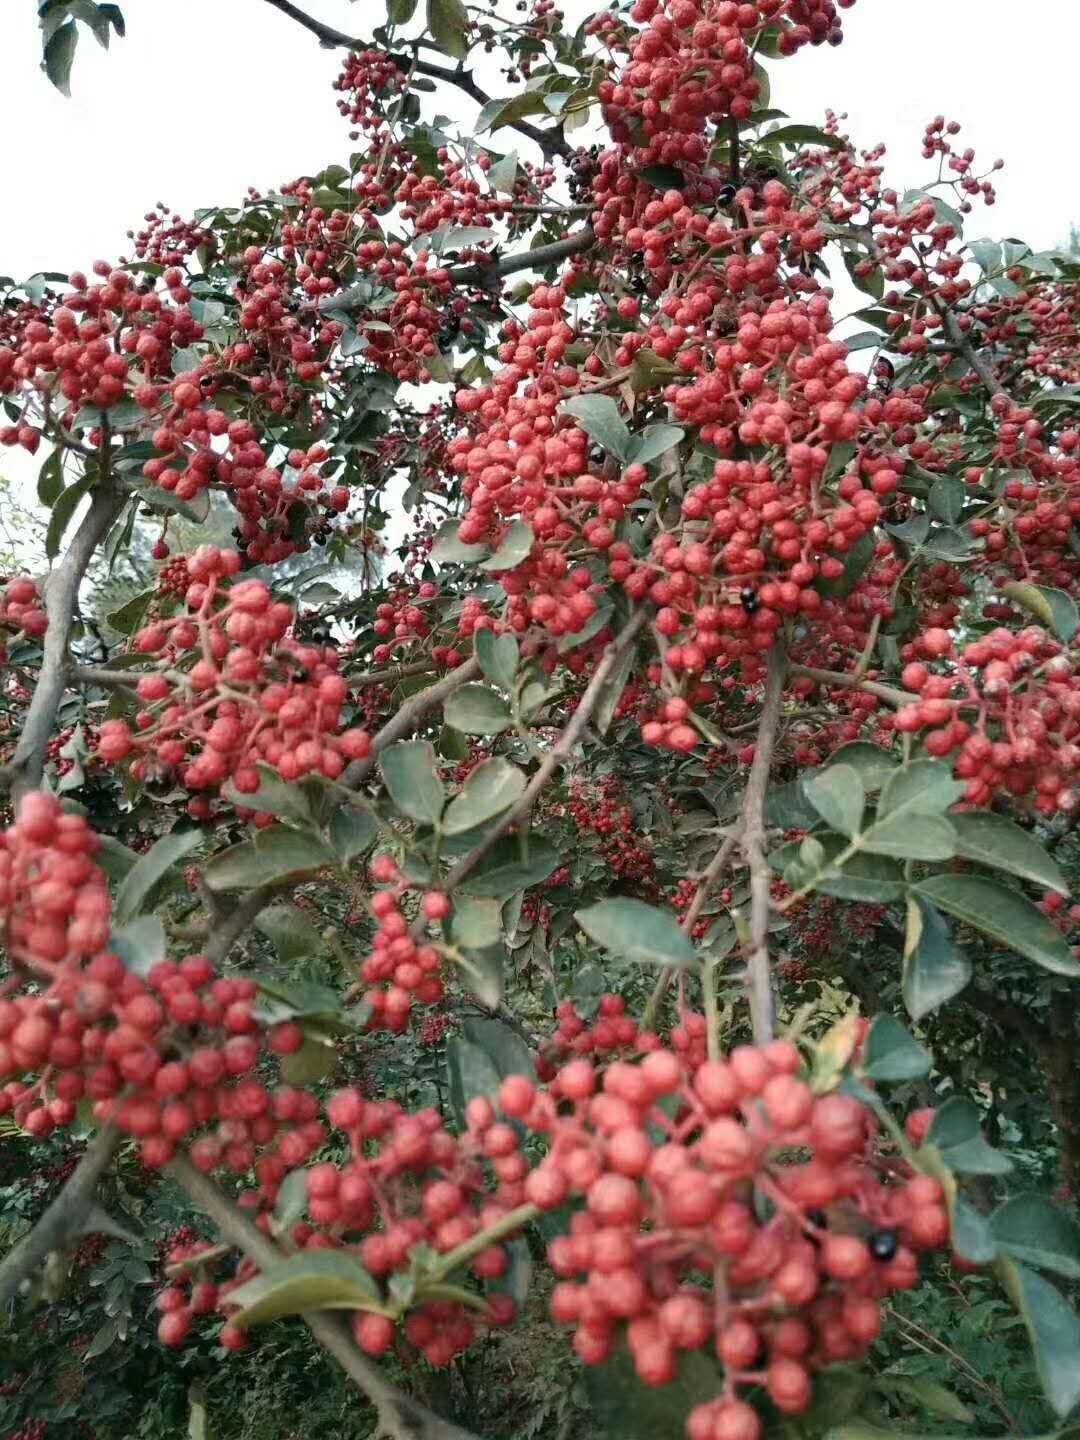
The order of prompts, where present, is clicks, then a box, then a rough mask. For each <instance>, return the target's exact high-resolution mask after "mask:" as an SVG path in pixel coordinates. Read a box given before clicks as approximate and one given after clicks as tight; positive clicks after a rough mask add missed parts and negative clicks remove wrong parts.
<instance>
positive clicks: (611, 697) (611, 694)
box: [593, 645, 637, 735]
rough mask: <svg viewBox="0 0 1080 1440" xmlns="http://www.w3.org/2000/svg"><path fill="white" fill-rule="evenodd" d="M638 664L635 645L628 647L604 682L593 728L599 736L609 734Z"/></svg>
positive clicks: (594, 713)
mask: <svg viewBox="0 0 1080 1440" xmlns="http://www.w3.org/2000/svg"><path fill="white" fill-rule="evenodd" d="M636 662H637V652H636V651H635V649H634V647H633V645H627V647H626V649H625V650H623V651H622V653H621V654H620V655H619V658H618V659H617V660H616V661H615V664H614V665H613V666H612V668H611V673H610V674H609V675H608V677H607V679H606V680H605V681H604V684H603V687H602V688H601V691H600V698H599V699H598V700H597V702H596V709H595V710H594V711H593V728H594V729H595V730H596V733H597V734H598V735H606V734H607V732H608V729H609V728H610V726H611V722H612V720H614V718H615V711H616V710H617V709H618V708H619V701H620V700H621V699H622V697H623V692H624V691H625V689H626V687H627V684H628V683H629V680H630V674H631V671H632V670H633V668H634V665H635V663H636Z"/></svg>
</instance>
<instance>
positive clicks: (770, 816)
mask: <svg viewBox="0 0 1080 1440" xmlns="http://www.w3.org/2000/svg"><path fill="white" fill-rule="evenodd" d="M820 818H821V817H820V816H819V815H818V813H817V811H816V810H815V809H814V807H813V806H812V805H811V804H810V802H809V800H808V799H807V798H806V795H805V793H804V791H803V785H802V781H801V780H789V781H788V783H787V784H786V785H770V786H769V788H768V790H767V791H766V792H765V823H766V825H769V826H779V827H780V828H781V829H783V830H809V829H811V828H812V827H813V826H814V825H817V824H819V823H820Z"/></svg>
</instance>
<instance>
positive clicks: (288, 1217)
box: [270, 1169, 308, 1235]
mask: <svg viewBox="0 0 1080 1440" xmlns="http://www.w3.org/2000/svg"><path fill="white" fill-rule="evenodd" d="M307 1177H308V1172H307V1171H306V1170H304V1169H300V1170H290V1171H289V1173H288V1175H286V1176H285V1179H284V1180H283V1181H282V1182H281V1187H280V1189H279V1190H278V1198H277V1204H276V1205H275V1206H274V1214H273V1218H272V1220H271V1222H270V1223H271V1226H272V1228H273V1231H274V1234H275V1235H286V1234H288V1232H289V1231H290V1230H291V1229H292V1227H293V1226H294V1225H295V1224H296V1223H297V1221H298V1220H302V1219H303V1218H304V1215H305V1213H306V1211H307V1202H308V1185H307Z"/></svg>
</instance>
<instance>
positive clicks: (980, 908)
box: [914, 875, 1080, 976]
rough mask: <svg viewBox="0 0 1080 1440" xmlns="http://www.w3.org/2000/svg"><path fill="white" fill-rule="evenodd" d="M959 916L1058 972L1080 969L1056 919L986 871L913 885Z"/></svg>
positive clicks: (1078, 972)
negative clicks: (986, 876) (987, 874)
mask: <svg viewBox="0 0 1080 1440" xmlns="http://www.w3.org/2000/svg"><path fill="white" fill-rule="evenodd" d="M914 888H915V893H916V894H918V895H921V896H922V897H923V898H924V899H926V900H929V901H930V902H931V903H932V904H934V905H936V906H937V907H938V909H939V910H944V911H945V913H946V914H947V915H952V916H953V917H954V919H957V920H962V921H963V922H964V924H965V925H970V926H971V927H972V928H973V929H975V930H981V931H982V932H983V933H984V934H986V935H991V936H993V938H994V939H995V940H999V941H1000V942H1001V943H1002V944H1003V945H1006V946H1008V947H1009V948H1010V949H1012V950H1015V951H1016V952H1017V953H1018V954H1019V955H1023V956H1025V957H1026V958H1027V959H1028V960H1033V961H1034V962H1035V964H1036V965H1041V966H1042V967H1043V969H1044V970H1051V971H1053V972H1054V974H1056V975H1071V976H1076V975H1080V962H1077V961H1076V960H1075V959H1074V958H1073V955H1072V951H1071V950H1070V949H1069V946H1068V943H1067V941H1066V939H1065V937H1064V935H1062V933H1061V931H1060V930H1059V929H1058V928H1057V926H1056V925H1055V924H1054V922H1053V921H1052V920H1050V919H1049V918H1048V917H1047V916H1046V915H1044V914H1043V913H1042V911H1041V910H1040V909H1039V908H1038V907H1037V906H1035V905H1033V904H1032V903H1031V901H1030V900H1028V899H1027V898H1026V897H1025V896H1023V895H1020V894H1018V893H1017V892H1016V891H1015V890H1009V889H1007V888H1006V887H1005V886H1003V885H1001V884H1000V883H999V882H997V881H996V880H990V879H987V878H985V877H984V876H982V875H931V876H929V877H928V878H927V879H926V880H920V881H919V883H918V884H917V885H916V886H915V887H914Z"/></svg>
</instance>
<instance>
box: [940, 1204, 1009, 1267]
mask: <svg viewBox="0 0 1080 1440" xmlns="http://www.w3.org/2000/svg"><path fill="white" fill-rule="evenodd" d="M951 1228H952V1244H953V1249H954V1250H955V1251H956V1253H957V1254H958V1255H959V1256H961V1257H962V1258H963V1259H964V1260H969V1261H970V1262H971V1264H972V1265H989V1264H990V1262H991V1261H992V1260H995V1259H996V1258H997V1253H998V1247H997V1245H996V1244H995V1242H994V1237H993V1235H991V1233H990V1226H989V1225H988V1224H987V1220H986V1216H985V1215H983V1214H982V1212H981V1211H979V1210H976V1209H975V1207H974V1205H969V1204H968V1202H967V1201H966V1200H965V1199H964V1197H963V1196H962V1195H954V1197H953V1201H952V1218H951Z"/></svg>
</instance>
